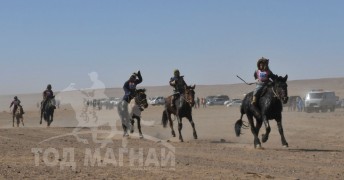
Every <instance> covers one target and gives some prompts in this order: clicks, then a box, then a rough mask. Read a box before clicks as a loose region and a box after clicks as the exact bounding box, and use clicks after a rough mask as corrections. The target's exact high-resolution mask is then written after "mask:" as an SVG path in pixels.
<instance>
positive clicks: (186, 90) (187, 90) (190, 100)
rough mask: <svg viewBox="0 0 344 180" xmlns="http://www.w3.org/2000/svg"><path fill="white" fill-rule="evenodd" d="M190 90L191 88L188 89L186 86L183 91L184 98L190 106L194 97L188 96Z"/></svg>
mask: <svg viewBox="0 0 344 180" xmlns="http://www.w3.org/2000/svg"><path fill="white" fill-rule="evenodd" d="M191 91H192V89H189V88H188V87H186V88H185V93H184V94H185V95H184V97H185V98H184V99H185V101H186V102H187V103H188V104H189V105H190V107H192V106H193V105H194V104H195V102H194V98H193V97H191V98H190V95H191Z"/></svg>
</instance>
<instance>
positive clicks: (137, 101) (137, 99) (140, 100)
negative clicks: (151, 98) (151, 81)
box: [135, 91, 147, 108]
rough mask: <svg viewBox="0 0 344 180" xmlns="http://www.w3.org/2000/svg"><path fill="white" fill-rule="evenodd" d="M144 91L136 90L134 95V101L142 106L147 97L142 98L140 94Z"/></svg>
mask: <svg viewBox="0 0 344 180" xmlns="http://www.w3.org/2000/svg"><path fill="white" fill-rule="evenodd" d="M143 94H144V92H137V91H136V96H135V103H136V104H137V105H138V106H140V107H142V108H144V106H145V105H146V104H147V99H146V98H142V97H141V95H143Z"/></svg>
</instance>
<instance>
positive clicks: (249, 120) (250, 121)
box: [247, 114, 262, 148]
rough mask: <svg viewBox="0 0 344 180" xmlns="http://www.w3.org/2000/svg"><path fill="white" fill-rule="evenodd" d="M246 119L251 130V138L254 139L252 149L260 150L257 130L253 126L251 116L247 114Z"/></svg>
mask: <svg viewBox="0 0 344 180" xmlns="http://www.w3.org/2000/svg"><path fill="white" fill-rule="evenodd" d="M247 119H248V122H249V124H250V128H251V132H252V134H253V137H254V141H253V143H254V148H257V147H258V148H261V147H262V145H261V143H260V140H259V138H258V133H259V129H257V128H256V127H255V126H254V123H253V116H252V115H251V114H247Z"/></svg>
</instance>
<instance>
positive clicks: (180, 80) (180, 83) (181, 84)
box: [170, 76, 187, 94]
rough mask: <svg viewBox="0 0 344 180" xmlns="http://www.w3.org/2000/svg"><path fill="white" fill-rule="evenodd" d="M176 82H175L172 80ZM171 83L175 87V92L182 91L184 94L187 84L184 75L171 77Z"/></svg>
mask: <svg viewBox="0 0 344 180" xmlns="http://www.w3.org/2000/svg"><path fill="white" fill-rule="evenodd" d="M173 81H174V82H175V84H173V83H172V82H173ZM170 85H171V86H172V87H174V92H175V93H180V94H183V93H184V90H185V86H187V84H186V82H185V81H184V76H179V77H176V76H174V77H171V79H170Z"/></svg>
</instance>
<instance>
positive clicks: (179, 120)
mask: <svg viewBox="0 0 344 180" xmlns="http://www.w3.org/2000/svg"><path fill="white" fill-rule="evenodd" d="M182 129H183V123H182V118H181V117H178V132H179V140H180V142H184V140H183V136H182Z"/></svg>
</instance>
